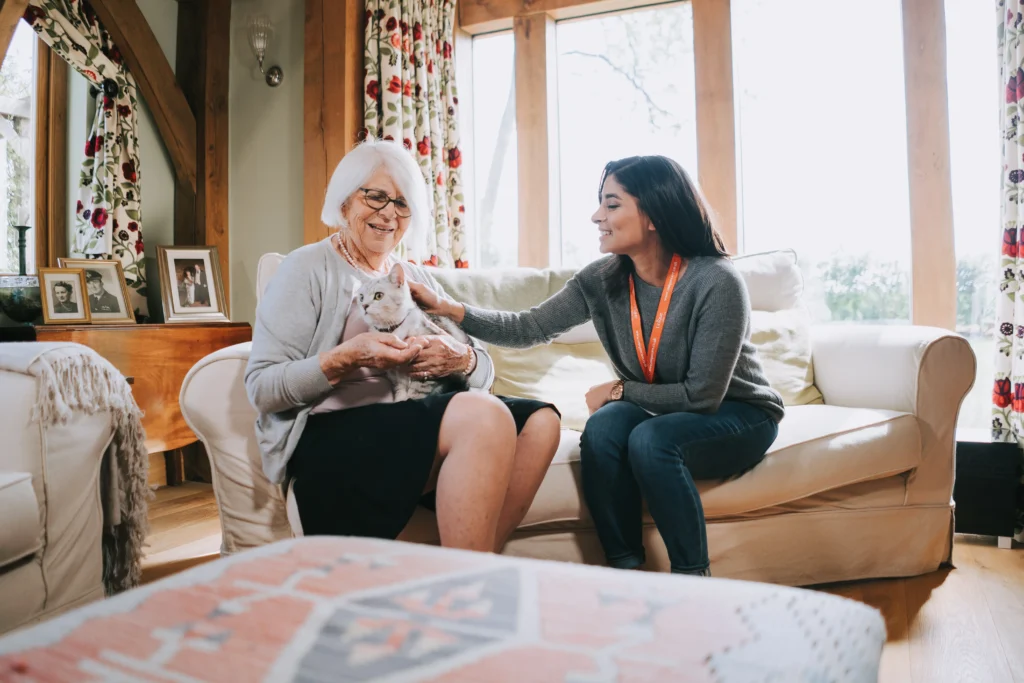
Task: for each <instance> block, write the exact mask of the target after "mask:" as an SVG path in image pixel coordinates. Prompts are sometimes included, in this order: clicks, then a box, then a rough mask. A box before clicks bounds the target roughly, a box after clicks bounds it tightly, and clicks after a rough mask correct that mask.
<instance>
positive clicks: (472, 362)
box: [466, 346, 477, 375]
mask: <svg viewBox="0 0 1024 683" xmlns="http://www.w3.org/2000/svg"><path fill="white" fill-rule="evenodd" d="M466 348H468V349H469V365H467V366H466V374H467V375H472V374H473V371H474V370H476V362H477V357H476V349H474V348H473V347H472V346H467V347H466Z"/></svg>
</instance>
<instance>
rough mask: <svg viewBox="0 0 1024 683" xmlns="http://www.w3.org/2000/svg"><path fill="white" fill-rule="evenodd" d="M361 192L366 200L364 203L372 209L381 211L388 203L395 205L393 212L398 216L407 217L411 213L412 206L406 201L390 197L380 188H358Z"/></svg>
mask: <svg viewBox="0 0 1024 683" xmlns="http://www.w3.org/2000/svg"><path fill="white" fill-rule="evenodd" d="M359 189H360V190H361V191H362V193H363V199H364V201H366V205H367V206H369V207H370V208H371V209H373V210H374V211H383V210H384V207H386V206H387V205H388V204H394V205H395V214H397V215H398V217H399V218H408V217H409V216H411V215H412V208H410V206H409V205H408V204H407V203H406V201H405V200H404V199H402V198H401V197H398V198H395V199H392V198H391V197H389V196H388V195H387V193H386V192H381V191H380V190H368V189H366V188H365V187H360V188H359Z"/></svg>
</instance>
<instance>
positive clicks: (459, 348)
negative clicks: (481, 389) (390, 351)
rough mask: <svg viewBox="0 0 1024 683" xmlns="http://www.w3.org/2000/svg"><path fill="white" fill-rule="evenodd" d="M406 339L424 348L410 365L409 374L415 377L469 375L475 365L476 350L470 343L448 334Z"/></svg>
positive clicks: (434, 377) (432, 377)
mask: <svg viewBox="0 0 1024 683" xmlns="http://www.w3.org/2000/svg"><path fill="white" fill-rule="evenodd" d="M406 341H407V342H408V343H409V344H417V345H419V346H421V347H422V349H423V350H422V351H420V352H419V354H418V355H417V356H416V357H415V358H414V359H413V360H412V363H411V364H410V366H409V375H410V376H412V377H413V378H415V379H436V378H438V377H447V376H448V375H453V374H455V373H463V374H467V375H468V374H469V373H470V371H471V370H472V366H473V365H475V362H474V358H473V356H474V352H473V350H472V349H471V348H470V347H469V345H468V344H463V343H462V342H460V341H458V340H457V339H454V338H452V337H449V336H448V335H437V334H431V335H426V336H422V337H409V338H408V339H407V340H406Z"/></svg>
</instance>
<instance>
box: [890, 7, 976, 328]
mask: <svg viewBox="0 0 1024 683" xmlns="http://www.w3.org/2000/svg"><path fill="white" fill-rule="evenodd" d="M903 63H904V67H903V69H904V84H905V87H906V97H907V168H908V173H909V181H910V242H911V259H910V260H911V269H912V273H913V275H912V278H911V283H912V284H911V288H910V292H911V296H912V300H911V301H912V303H911V306H910V309H911V312H912V318H913V322H914V324H916V325H933V326H936V327H944V328H947V329H950V330H952V329H954V328H955V326H956V298H957V297H956V257H955V254H954V247H953V196H952V179H951V177H950V160H949V109H948V107H947V92H946V20H945V6H944V3H943V0H903ZM993 253H995V247H994V246H993Z"/></svg>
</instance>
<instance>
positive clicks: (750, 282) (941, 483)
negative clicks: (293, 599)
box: [180, 252, 975, 585]
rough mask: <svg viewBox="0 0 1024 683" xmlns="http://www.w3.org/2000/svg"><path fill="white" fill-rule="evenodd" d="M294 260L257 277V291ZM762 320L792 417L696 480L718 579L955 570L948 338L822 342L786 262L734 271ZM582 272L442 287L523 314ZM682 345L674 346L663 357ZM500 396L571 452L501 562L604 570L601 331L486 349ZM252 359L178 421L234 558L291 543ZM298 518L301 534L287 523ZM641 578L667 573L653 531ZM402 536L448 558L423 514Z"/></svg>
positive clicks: (837, 337) (966, 366)
mask: <svg viewBox="0 0 1024 683" xmlns="http://www.w3.org/2000/svg"><path fill="white" fill-rule="evenodd" d="M282 258H283V257H282V256H281V255H279V254H268V255H265V256H264V257H263V258H262V259H261V261H260V264H259V268H258V274H257V281H258V283H257V284H258V292H262V291H263V289H264V287H266V285H267V283H268V281H269V280H270V278H271V277H272V276H273V272H274V270H275V269H276V267H277V265H278V264H279V263H280V261H281V259H282ZM736 264H737V266H738V267H739V269H740V271H741V272H742V273H743V276H744V278H745V280H746V283H747V288H748V291H749V292H750V298H751V307H752V309H753V311H754V316H753V327H754V338H755V341H756V342H757V343H758V345H759V348H761V350H762V353H763V357H764V359H765V365H766V368H767V369H768V372H769V377H770V379H771V380H772V382H773V385H775V386H776V388H778V389H780V391H781V392H782V393H783V395H784V396H785V397H786V399H787V403H788V404H789V407H788V409H787V414H786V417H785V419H784V420H783V421H782V423H781V424H780V430H779V436H778V439H777V440H776V442H775V444H774V445H773V446H772V448H771V450H770V452H769V453H768V456H767V457H766V458H765V460H764V461H763V462H762V463H760V464H759V465H758V466H757V467H755V468H753V469H752V470H751V471H749V472H747V473H745V474H743V475H742V476H739V477H736V478H733V479H730V480H727V481H706V482H700V483H699V487H700V490H701V497H702V500H703V503H704V508H705V514H706V517H707V522H708V544H709V548H710V554H711V564H712V570H713V572H714V574H715V575H716V576H722V577H731V578H737V579H747V580H754V581H767V582H773V583H780V584H788V585H809V584H817V583H825V582H834V581H844V580H853V579H864V578H874V577H891V576H911V575H915V574H920V573H924V572H928V571H932V570H934V569H936V568H937V567H938V566H939V565H940V564H941V563H943V562H946V561H948V560H949V558H950V552H951V547H952V546H951V542H952V530H953V506H952V502H951V495H952V489H953V473H954V462H953V457H954V425H955V423H956V418H957V413H958V411H959V408H960V404H961V401H962V400H963V398H964V396H965V395H966V393H967V391H968V390H969V388H970V386H971V384H972V382H973V379H974V374H975V358H974V354H973V352H972V350H971V348H970V346H969V345H968V343H967V342H966V341H965V340H964V339H963V338H962V337H959V336H957V335H955V334H951V333H949V332H947V331H945V330H941V329H935V328H928V327H919V326H910V325H899V326H881V325H825V326H814V327H812V326H811V324H810V321H809V316H808V315H807V314H806V311H805V309H804V308H803V305H802V302H801V295H802V283H801V279H800V271H799V269H798V268H797V265H796V258H795V256H794V255H793V254H792V253H791V252H774V253H770V254H762V255H756V256H751V257H744V258H739V259H736ZM570 276H571V271H568V270H562V271H553V270H530V269H513V270H507V271H481V270H478V271H473V270H465V271H437V272H436V277H437V278H438V280H440V281H441V282H442V284H443V285H444V286H445V288H446V289H447V290H448V292H449V293H450V294H451V295H452V296H453V297H454V298H456V299H461V300H465V301H469V302H472V303H477V304H479V305H484V306H491V307H501V308H506V309H519V308H523V307H527V306H529V305H532V304H533V303H536V302H538V301H540V300H543V299H544V298H546V297H547V296H549V295H550V294H552V293H554V292H555V291H557V290H558V289H559V288H560V287H561V286H562V284H563V283H564V282H565V280H566V279H567V278H568V277H570ZM670 348H671V347H663V350H662V353H665V352H668V351H669V350H670ZM491 351H492V354H493V356H494V358H495V364H496V370H497V375H498V381H497V383H496V386H495V391H496V392H500V393H505V394H514V395H524V396H535V395H540V396H545V397H548V399H549V400H551V401H553V402H555V403H556V404H558V406H559V408H561V409H562V412H563V426H564V427H565V428H564V429H563V432H562V440H561V444H560V446H559V449H558V453H557V455H556V456H555V459H554V462H553V463H552V465H551V468H550V471H549V473H548V475H547V477H546V479H545V481H544V483H543V485H542V487H541V490H540V492H539V493H538V495H537V498H536V500H535V502H534V504H533V506H532V507H531V508H530V510H529V512H528V514H527V516H526V519H525V520H524V522H523V524H522V525H521V527H520V528H519V529H518V530H517V532H516V533H515V534H514V536H513V538H512V540H511V541H510V542H509V544H508V546H507V547H506V549H505V552H506V553H507V554H510V555H521V556H530V557H539V558H548V559H555V560H565V561H570V562H585V563H593V564H600V563H602V562H603V555H602V552H601V549H600V545H599V543H598V540H597V537H596V535H595V532H594V529H593V526H592V523H591V520H590V517H589V514H588V512H587V510H586V508H585V507H584V505H583V502H582V498H581V494H580V489H579V468H578V465H579V463H578V460H579V436H580V431H579V430H580V429H582V426H583V423H584V422H585V419H586V413H585V407H582V396H583V394H582V392H583V391H585V388H586V387H588V386H590V385H592V384H596V383H598V382H600V381H603V379H605V378H606V377H610V376H611V375H610V370H609V368H608V364H607V358H606V357H605V356H604V354H603V350H601V349H600V346H599V344H597V338H596V335H595V333H594V330H593V327H592V326H591V325H589V324H588V325H585V326H582V327H580V328H577V329H575V330H572V331H569V332H567V333H566V334H564V335H563V336H562V337H560V338H559V339H558V340H556V342H555V343H553V344H551V345H549V346H547V347H540V348H538V349H533V350H529V351H510V350H503V349H491ZM248 355H249V345H248V344H240V345H237V346H234V347H230V348H226V349H223V350H220V351H217V352H216V353H213V354H211V355H210V356H208V357H206V358H204V359H203V360H202V361H200V362H199V363H198V364H197V365H196V366H195V367H194V368H193V369H192V371H191V372H190V373H189V374H188V376H187V377H186V379H185V381H184V383H183V385H182V389H181V397H180V402H181V408H182V412H183V414H184V415H185V419H186V420H187V421H188V423H189V425H190V426H191V427H192V428H193V429H194V430H195V432H196V434H197V435H198V436H199V437H200V439H201V440H202V441H203V443H204V444H205V446H206V448H207V452H208V453H209V454H210V459H211V465H212V473H213V485H214V490H215V493H216V496H217V502H218V508H219V511H220V519H221V527H222V530H223V542H222V552H224V553H226V554H230V553H234V552H236V551H239V550H242V549H245V548H249V547H253V546H258V545H262V544H265V543H269V542H271V541H274V540H277V539H280V538H285V537H288V536H290V535H292V533H293V526H294V527H295V528H296V531H298V532H301V529H300V528H298V524H297V519H296V515H295V514H294V512H295V511H294V506H293V505H289V506H287V508H289V509H290V511H291V514H290V515H289V510H288V509H286V505H285V497H284V496H283V495H282V491H281V490H280V488H279V487H276V486H272V485H270V484H269V482H268V481H267V479H266V478H265V477H264V475H263V473H262V470H261V467H260V455H259V452H258V449H257V446H256V441H255V439H254V436H253V422H254V420H255V417H256V415H255V412H254V410H253V408H252V407H251V406H250V404H249V402H248V400H247V398H246V394H245V388H244V385H243V381H242V378H243V373H244V370H245V365H246V361H247V359H248ZM289 517H290V518H291V520H292V524H290V523H289ZM644 533H645V544H646V546H647V549H648V566H649V568H652V569H656V570H662V571H664V570H667V568H668V558H667V555H666V553H665V548H664V545H663V544H662V542H661V540H660V537H659V536H658V533H657V530H656V528H655V526H654V524H653V522H652V521H651V520H650V518H649V517H648V518H646V520H645V527H644ZM405 538H408V539H410V540H419V541H424V542H432V543H436V542H437V529H436V525H435V523H434V519H433V517H432V515H431V514H430V513H429V512H427V511H426V510H420V511H419V512H418V514H417V517H416V518H414V521H413V523H412V524H411V525H410V528H409V529H407V533H406V535H405Z"/></svg>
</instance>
